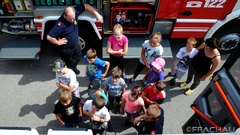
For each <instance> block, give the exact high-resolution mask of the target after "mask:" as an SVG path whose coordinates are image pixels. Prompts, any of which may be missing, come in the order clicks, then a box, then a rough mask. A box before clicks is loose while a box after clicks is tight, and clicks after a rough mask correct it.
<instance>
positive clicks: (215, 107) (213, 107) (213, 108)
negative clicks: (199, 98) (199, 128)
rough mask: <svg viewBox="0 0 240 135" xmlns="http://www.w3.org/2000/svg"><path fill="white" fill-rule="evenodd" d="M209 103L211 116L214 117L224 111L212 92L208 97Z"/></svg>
mask: <svg viewBox="0 0 240 135" xmlns="http://www.w3.org/2000/svg"><path fill="white" fill-rule="evenodd" d="M207 103H208V109H209V114H210V115H211V116H214V115H215V114H217V112H218V111H219V110H221V109H222V107H221V105H220V104H219V102H218V100H217V98H216V96H215V95H214V93H213V92H211V93H210V94H209V95H208V96H207Z"/></svg>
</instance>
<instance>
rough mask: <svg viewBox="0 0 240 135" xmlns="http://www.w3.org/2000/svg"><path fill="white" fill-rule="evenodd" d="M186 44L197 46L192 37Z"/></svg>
mask: <svg viewBox="0 0 240 135" xmlns="http://www.w3.org/2000/svg"><path fill="white" fill-rule="evenodd" d="M187 43H189V44H191V45H192V46H193V47H195V45H196V44H197V40H196V39H195V38H194V37H190V38H188V40H187Z"/></svg>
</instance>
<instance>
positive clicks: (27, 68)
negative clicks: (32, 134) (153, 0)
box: [0, 34, 228, 134]
mask: <svg viewBox="0 0 240 135" xmlns="http://www.w3.org/2000/svg"><path fill="white" fill-rule="evenodd" d="M15 38H18V37H14V36H9V35H6V34H3V35H0V46H1V45H2V44H3V43H4V42H7V41H9V40H14V39H15ZM185 41H186V40H185V39H180V40H179V39H172V40H171V41H170V43H171V48H172V51H173V54H174V56H175V55H176V52H177V51H178V49H179V48H180V47H181V46H184V45H185ZM227 57H228V55H223V57H222V62H221V64H223V63H224V61H225V60H226V58H227ZM57 58H59V56H58V54H56V53H55V52H54V51H53V50H52V49H51V47H50V46H44V47H43V50H42V53H41V55H40V59H39V60H34V61H33V60H25V61H5V60H1V61H0V80H1V81H0V86H1V94H0V106H1V110H0V126H13V127H31V128H35V129H37V131H38V132H39V133H40V134H46V133H47V131H48V129H52V128H56V127H61V126H60V124H59V123H58V121H57V120H56V118H55V116H54V114H53V113H52V112H53V108H54V104H55V103H56V102H57V101H58V90H59V89H58V88H57V87H56V85H55V80H54V79H55V74H54V73H53V72H52V68H53V67H52V63H53V62H54V60H56V59H57ZM166 61H167V64H166V67H165V75H166V74H167V73H168V72H169V71H170V67H171V65H172V63H173V58H168V59H166ZM137 62H138V59H128V60H126V61H125V67H126V74H127V76H128V78H130V77H131V76H132V74H133V72H134V69H135V66H136V63H137ZM84 67H85V66H84V62H83V61H81V62H80V63H79V65H78V68H79V69H80V71H81V74H80V75H78V76H77V79H78V81H79V82H80V90H81V95H82V96H83V98H85V99H87V98H88V96H87V93H86V89H87V85H88V83H89V82H88V80H87V78H86V76H85V74H84ZM143 75H144V72H142V73H141V74H140V75H139V76H138V77H137V81H136V82H135V83H134V84H131V85H128V88H129V89H131V88H132V87H133V86H134V85H140V84H141V81H140V80H141V79H142V77H143ZM170 79H171V78H170V77H168V78H166V82H167V89H166V93H167V97H166V99H165V103H164V104H163V105H162V108H163V109H164V110H165V123H164V134H181V133H182V129H181V127H182V125H183V124H184V123H185V122H186V121H187V120H188V118H189V117H190V116H191V115H192V114H193V113H194V112H193V110H191V109H190V105H191V103H192V102H193V100H194V99H195V98H196V97H197V95H198V94H199V93H200V92H201V91H202V90H203V89H204V88H205V86H206V85H207V83H208V82H209V81H208V80H206V81H205V82H202V83H201V85H200V86H199V87H198V88H197V90H195V92H194V93H193V94H192V95H190V96H185V95H184V94H183V92H184V91H185V88H179V87H177V85H176V86H175V87H171V86H169V80H170ZM185 79H186V78H185V77H184V78H183V80H185ZM129 89H128V90H129ZM125 117H126V115H115V114H113V113H111V119H112V122H113V124H114V126H115V132H111V133H108V134H136V130H135V129H134V128H125V127H124V126H123V125H124V120H125ZM82 126H83V127H87V126H88V120H87V117H84V122H83V123H82Z"/></svg>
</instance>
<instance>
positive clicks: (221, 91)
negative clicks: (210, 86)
mask: <svg viewBox="0 0 240 135" xmlns="http://www.w3.org/2000/svg"><path fill="white" fill-rule="evenodd" d="M214 84H215V86H216V88H217V90H218V92H219V94H220V95H221V96H222V98H223V101H224V102H225V103H226V106H227V108H228V109H229V111H230V114H231V115H232V116H233V118H234V120H235V121H236V123H237V125H238V127H240V119H239V118H238V116H237V114H236V112H235V111H234V109H233V107H232V105H231V103H230V102H229V100H228V99H227V97H226V95H225V93H224V92H223V90H222V88H221V86H220V85H219V83H218V82H217V81H215V82H214Z"/></svg>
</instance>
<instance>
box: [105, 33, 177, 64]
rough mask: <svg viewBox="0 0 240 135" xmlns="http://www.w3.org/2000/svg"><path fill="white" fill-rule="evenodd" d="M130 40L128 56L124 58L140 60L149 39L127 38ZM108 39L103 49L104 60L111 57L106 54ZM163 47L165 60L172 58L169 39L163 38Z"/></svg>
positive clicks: (140, 36) (139, 37)
mask: <svg viewBox="0 0 240 135" xmlns="http://www.w3.org/2000/svg"><path fill="white" fill-rule="evenodd" d="M127 37H128V40H129V44H128V54H127V55H125V56H124V58H140V56H141V50H142V43H143V42H144V41H145V40H146V39H147V38H146V36H142V35H139V36H127ZM107 40H108V37H103V48H102V54H103V55H102V56H103V58H104V59H106V58H107V59H108V58H109V55H108V54H107V53H106V46H107ZM161 45H162V46H163V55H162V57H163V58H172V57H173V54H172V50H171V47H170V43H169V38H168V37H165V36H163V38H162V41H161Z"/></svg>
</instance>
